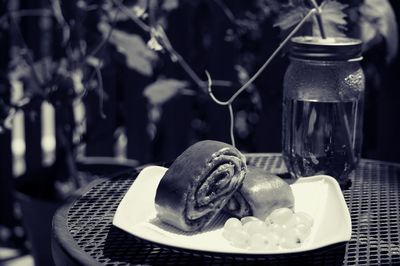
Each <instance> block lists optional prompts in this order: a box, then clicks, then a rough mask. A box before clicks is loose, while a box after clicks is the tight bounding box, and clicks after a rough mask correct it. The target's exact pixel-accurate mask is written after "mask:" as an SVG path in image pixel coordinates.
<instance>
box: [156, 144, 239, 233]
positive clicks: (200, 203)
mask: <svg viewBox="0 0 400 266" xmlns="http://www.w3.org/2000/svg"><path fill="white" fill-rule="evenodd" d="M245 174H246V160H245V157H244V156H243V155H242V154H241V153H240V152H239V151H238V150H237V149H236V148H234V147H233V146H231V145H229V144H226V143H223V142H218V141H211V140H206V141H201V142H197V143H195V144H194V145H192V146H190V147H189V148H188V149H187V150H185V151H184V152H183V153H182V154H181V155H180V156H179V157H178V158H177V159H176V160H175V161H174V162H173V163H172V165H171V166H170V167H169V169H168V170H167V172H166V173H165V175H164V176H163V178H162V179H161V181H160V184H159V186H158V188H157V192H156V198H155V204H156V211H157V217H158V218H159V219H160V220H161V221H163V222H165V223H167V224H170V225H172V226H175V227H177V228H179V229H181V230H183V231H196V230H201V229H203V228H204V227H206V226H207V225H208V224H209V223H210V222H211V221H212V219H213V218H214V217H215V216H216V215H217V213H218V212H219V211H220V210H221V209H222V208H223V207H224V206H225V204H226V203H227V202H228V200H229V199H230V198H231V196H232V195H233V193H234V192H235V191H236V190H237V189H238V188H239V186H240V185H241V184H242V182H243V179H244V176H245Z"/></svg>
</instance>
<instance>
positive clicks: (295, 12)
mask: <svg viewBox="0 0 400 266" xmlns="http://www.w3.org/2000/svg"><path fill="white" fill-rule="evenodd" d="M304 3H305V2H298V1H296V4H294V3H292V4H290V5H287V6H286V7H284V9H283V11H282V12H281V13H280V14H279V16H278V18H277V20H276V22H275V24H274V26H277V27H280V28H281V30H283V31H285V30H288V29H291V28H293V27H295V26H296V25H297V24H298V23H299V22H300V21H301V19H302V18H303V17H304V16H305V15H306V14H307V13H308V12H309V11H310V7H308V6H306V5H304ZM346 7H347V5H344V4H341V3H339V2H337V1H326V2H324V3H323V4H322V5H321V16H322V23H323V26H324V29H325V32H326V35H327V36H330V37H332V36H342V35H343V31H344V30H345V29H346V24H347V22H346V20H345V17H346V14H345V12H344V9H345V8H346ZM313 22H314V23H313V33H314V35H319V29H318V26H317V23H316V21H315V19H314V21H313Z"/></svg>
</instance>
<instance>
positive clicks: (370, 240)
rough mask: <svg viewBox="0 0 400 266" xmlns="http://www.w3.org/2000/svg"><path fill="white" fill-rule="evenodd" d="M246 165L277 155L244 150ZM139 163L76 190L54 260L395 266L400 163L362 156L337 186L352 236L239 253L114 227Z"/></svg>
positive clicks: (274, 162)
mask: <svg viewBox="0 0 400 266" xmlns="http://www.w3.org/2000/svg"><path fill="white" fill-rule="evenodd" d="M247 158H248V163H249V164H252V165H256V166H259V167H263V168H265V169H267V170H269V171H271V172H274V173H277V174H284V173H285V172H286V168H285V166H284V163H283V160H282V158H281V156H280V155H279V154H248V155H247ZM139 171H140V169H138V170H135V171H131V172H127V173H123V174H120V175H117V176H115V177H113V178H108V179H100V180H97V181H95V182H94V183H92V184H91V185H90V186H88V187H86V188H84V189H82V190H81V191H80V192H79V193H78V194H77V195H76V196H75V197H74V198H73V199H71V201H70V202H69V203H68V204H66V205H65V206H63V207H62V208H61V209H60V210H59V211H58V212H57V213H56V215H55V217H54V221H53V243H52V246H53V256H54V259H55V261H56V264H57V265H80V264H81V265H97V264H100V265H188V264H191V265H233V264H234V265H249V264H254V265H266V264H271V265H400V165H399V164H393V163H386V162H380V161H374V160H361V162H360V164H359V167H358V168H357V169H356V171H355V173H354V175H353V176H352V177H351V180H352V185H351V187H350V188H349V189H345V190H343V194H344V197H345V200H346V202H347V205H348V207H349V210H350V214H351V219H352V227H353V228H352V238H351V240H350V241H349V242H348V243H344V244H337V245H333V246H330V247H326V248H322V249H319V250H315V251H310V252H305V253H298V254H290V255H279V256H278V255H275V256H270V255H268V256H240V255H232V254H231V255H227V254H218V253H205V252H193V251H190V250H182V249H173V248H170V247H167V246H160V245H157V244H154V243H150V242H147V241H145V240H141V239H138V238H136V237H134V236H132V235H130V234H128V233H126V232H124V231H122V230H120V229H118V228H116V227H114V226H113V225H112V219H113V216H114V213H115V211H116V209H117V206H118V204H119V202H120V201H121V199H122V197H123V196H124V194H125V193H126V191H127V190H128V188H129V187H130V186H131V184H132V183H133V182H134V180H135V177H136V176H137V174H138V172H139Z"/></svg>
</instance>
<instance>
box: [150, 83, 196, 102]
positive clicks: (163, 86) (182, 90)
mask: <svg viewBox="0 0 400 266" xmlns="http://www.w3.org/2000/svg"><path fill="white" fill-rule="evenodd" d="M188 85H189V84H188V82H186V81H182V80H176V79H159V80H157V81H156V82H154V83H152V84H150V85H149V86H147V87H146V88H145V89H144V92H143V94H144V96H145V97H146V98H147V99H148V101H149V102H150V103H151V104H153V105H162V104H164V103H165V102H167V101H169V100H170V99H172V98H173V97H175V96H177V95H178V94H186V95H187V94H193V92H192V91H191V90H188V89H187V87H188Z"/></svg>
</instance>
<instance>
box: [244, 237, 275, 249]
mask: <svg viewBox="0 0 400 266" xmlns="http://www.w3.org/2000/svg"><path fill="white" fill-rule="evenodd" d="M271 244H272V242H271V241H269V239H268V238H267V237H266V236H265V235H264V234H261V233H256V234H254V235H252V236H251V238H250V241H249V249H252V250H263V249H269V248H270V247H271Z"/></svg>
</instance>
